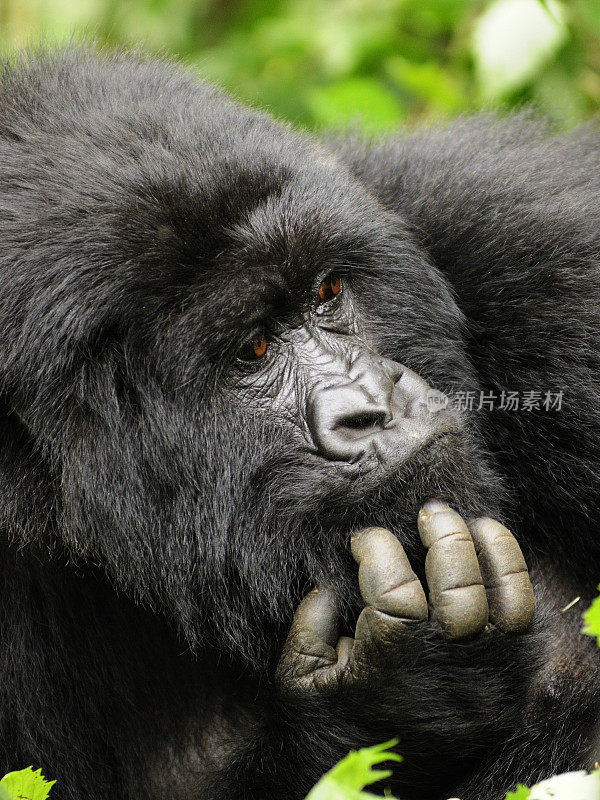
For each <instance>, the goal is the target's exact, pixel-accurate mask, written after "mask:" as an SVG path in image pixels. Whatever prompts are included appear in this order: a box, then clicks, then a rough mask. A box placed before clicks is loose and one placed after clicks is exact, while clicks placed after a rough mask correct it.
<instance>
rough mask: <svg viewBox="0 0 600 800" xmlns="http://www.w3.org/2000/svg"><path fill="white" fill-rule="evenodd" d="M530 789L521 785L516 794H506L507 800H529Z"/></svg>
mask: <svg viewBox="0 0 600 800" xmlns="http://www.w3.org/2000/svg"><path fill="white" fill-rule="evenodd" d="M529 791H530V790H529V788H528V787H527V786H523V784H522V783H520V784H519V785H518V786H517V788H516V790H515V791H514V792H507V793H506V800H529Z"/></svg>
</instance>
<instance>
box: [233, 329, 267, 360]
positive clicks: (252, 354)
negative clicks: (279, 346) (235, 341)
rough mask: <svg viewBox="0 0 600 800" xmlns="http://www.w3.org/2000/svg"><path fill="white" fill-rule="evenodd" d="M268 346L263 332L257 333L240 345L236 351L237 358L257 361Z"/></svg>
mask: <svg viewBox="0 0 600 800" xmlns="http://www.w3.org/2000/svg"><path fill="white" fill-rule="evenodd" d="M268 347H269V343H268V341H267V337H266V335H265V334H264V333H257V334H256V335H255V336H253V337H252V338H251V339H248V341H247V342H246V343H245V344H243V345H242V347H241V349H240V351H239V353H238V358H241V359H242V361H258V359H260V358H262V357H263V356H264V355H265V354H266V352H267V349H268Z"/></svg>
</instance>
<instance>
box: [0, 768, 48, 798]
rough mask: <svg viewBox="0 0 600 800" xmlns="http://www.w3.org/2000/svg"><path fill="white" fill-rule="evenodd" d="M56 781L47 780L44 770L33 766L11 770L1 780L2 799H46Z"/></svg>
mask: <svg viewBox="0 0 600 800" xmlns="http://www.w3.org/2000/svg"><path fill="white" fill-rule="evenodd" d="M55 783H56V781H47V780H46V779H45V778H44V776H43V775H42V770H41V769H37V770H34V769H33V767H27V769H21V770H19V771H18V772H9V773H8V774H7V775H5V776H4V777H3V778H2V780H1V781H0V789H1V790H2V793H3V794H0V798H1V800H4V797H6V798H8V800H46V798H47V797H48V794H49V793H50V789H51V788H52V787H53V786H54V784H55Z"/></svg>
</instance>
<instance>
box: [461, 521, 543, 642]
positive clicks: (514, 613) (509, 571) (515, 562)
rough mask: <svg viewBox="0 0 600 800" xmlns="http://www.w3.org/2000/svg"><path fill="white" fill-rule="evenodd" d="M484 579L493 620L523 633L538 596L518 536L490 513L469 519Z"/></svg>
mask: <svg viewBox="0 0 600 800" xmlns="http://www.w3.org/2000/svg"><path fill="white" fill-rule="evenodd" d="M469 530H470V531H471V536H472V537H473V541H474V542H475V549H476V551H477V556H478V558H479V566H480V567H481V573H482V575H483V582H484V583H485V587H486V589H487V598H488V603H489V607H490V622H493V623H494V625H496V626H497V627H498V628H500V630H502V631H505V632H512V633H520V632H522V631H524V630H526V629H527V628H528V627H529V626H530V624H531V621H532V619H533V612H534V611H535V599H534V596H533V587H532V585H531V581H530V580H529V572H528V570H527V564H526V563H525V559H524V558H523V553H522V552H521V548H520V547H519V544H518V542H517V540H516V539H515V537H514V536H513V535H512V533H511V532H510V531H509V530H508V528H505V527H504V525H502V524H501V523H500V522H497V521H496V520H495V519H490V518H489V517H479V518H478V519H474V520H470V521H469Z"/></svg>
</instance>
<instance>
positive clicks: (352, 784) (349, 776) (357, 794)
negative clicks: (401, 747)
mask: <svg viewBox="0 0 600 800" xmlns="http://www.w3.org/2000/svg"><path fill="white" fill-rule="evenodd" d="M397 744H398V741H397V739H393V740H392V741H390V742H384V743H383V744H378V745H375V746H374V747H363V748H362V749H361V750H351V751H350V753H348V755H347V756H346V757H345V758H343V759H342V760H341V761H340V762H339V763H338V764H336V765H335V767H333V769H330V770H329V772H327V773H326V774H325V775H324V776H323V777H322V778H321V780H320V781H319V782H318V783H317V785H316V786H315V787H314V788H313V789H312V791H311V792H310V794H309V795H308V797H307V798H306V800H370V799H371V798H373V800H376V796H375V795H374V794H371V793H370V792H363V791H362V789H364V787H365V786H370V785H371V784H372V783H375V782H376V781H380V780H383V779H384V778H389V777H390V775H391V774H392V773H391V771H390V770H389V769H373V767H374V766H375V765H376V764H381V762H382V761H398V762H399V761H402V756H399V755H398V754H397V753H393V752H390V750H389V748H390V747H394V746H395V745H397ZM386 797H388V798H389V800H395V798H394V797H392V795H386Z"/></svg>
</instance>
